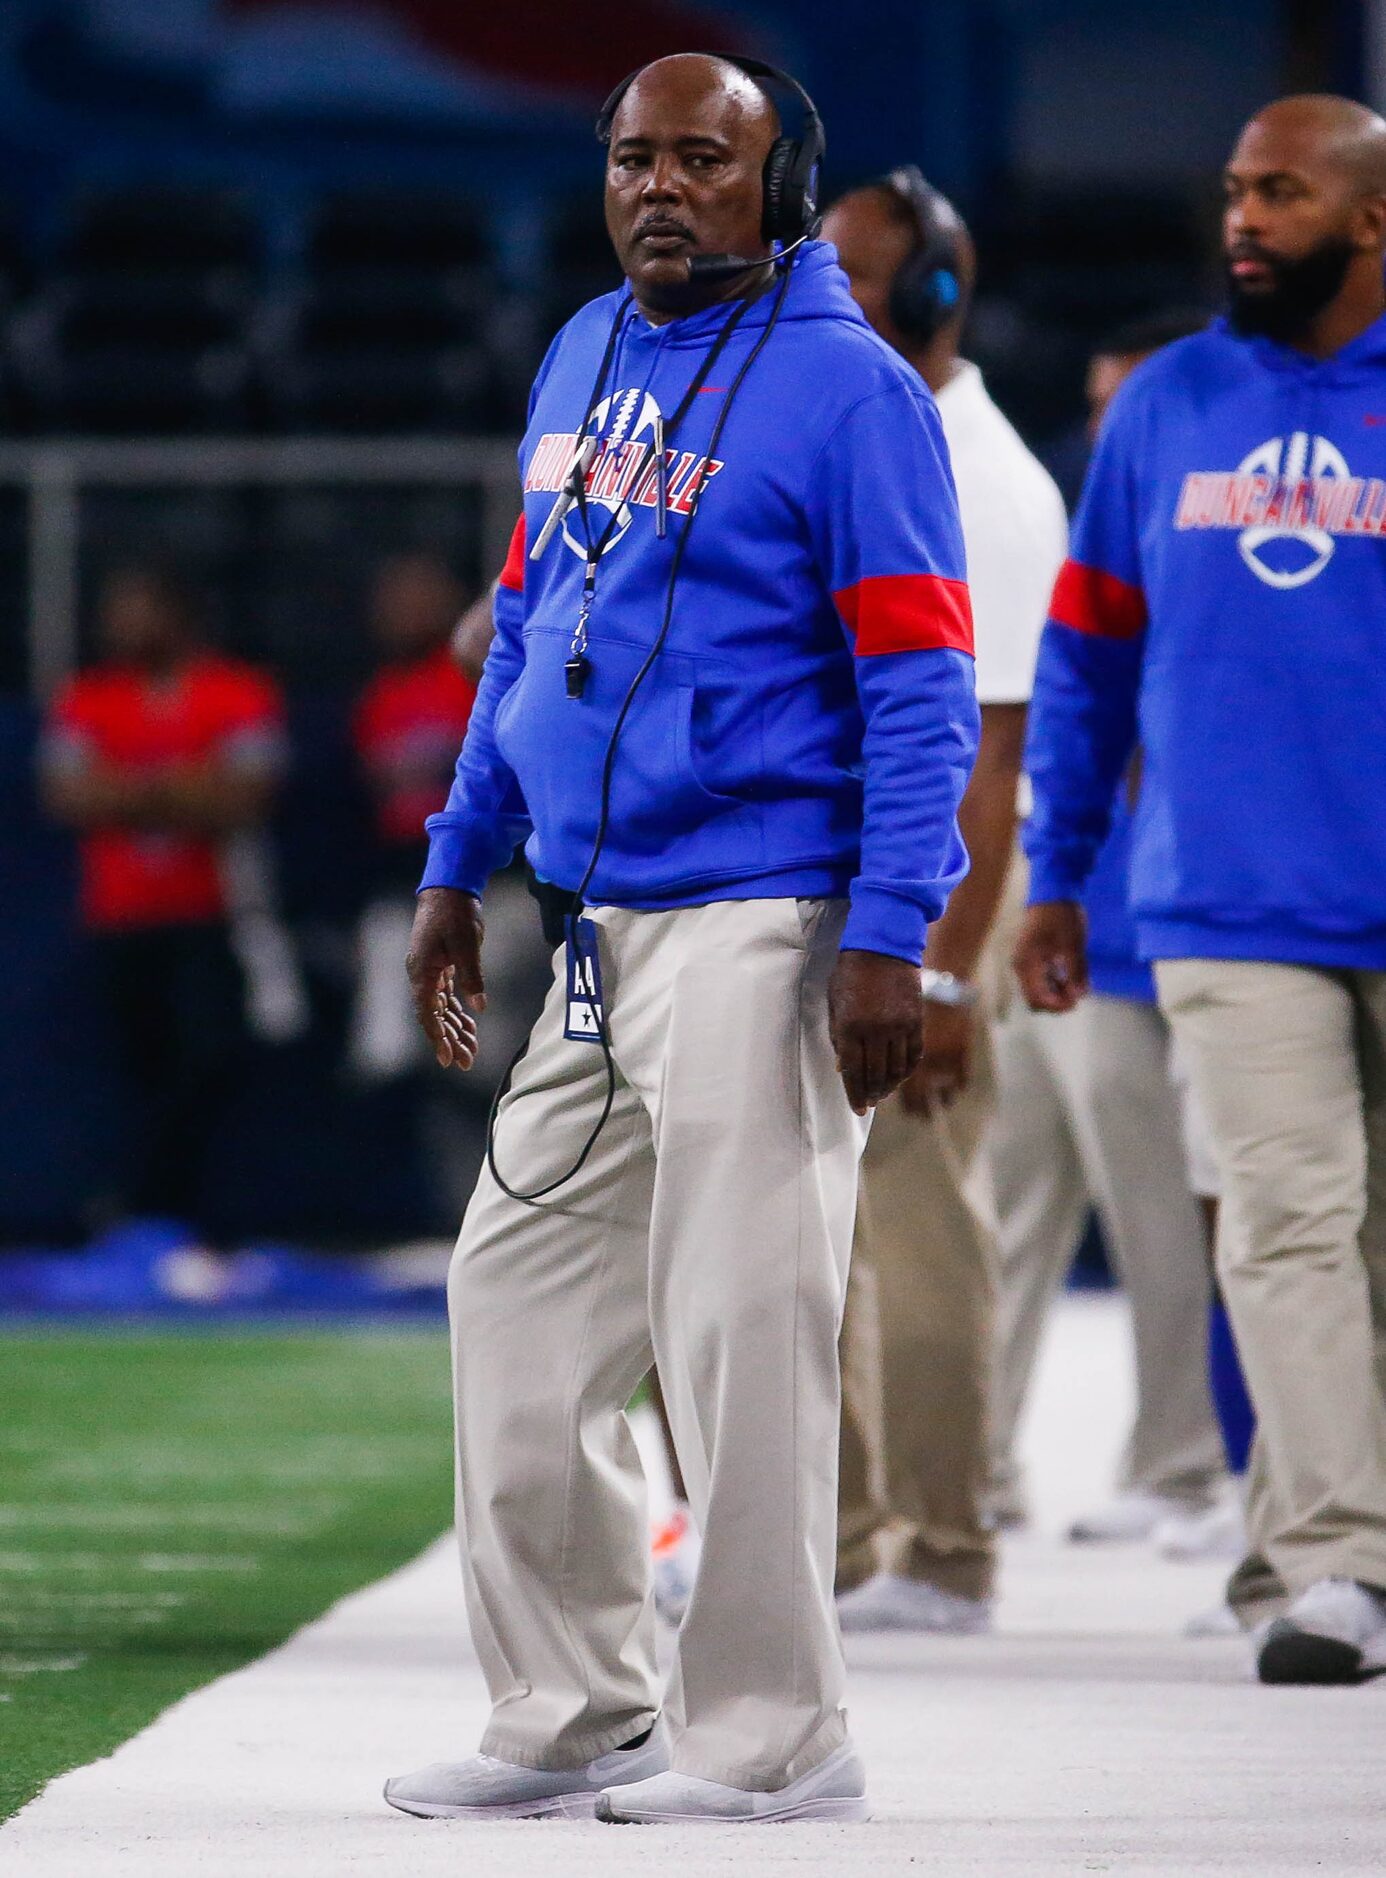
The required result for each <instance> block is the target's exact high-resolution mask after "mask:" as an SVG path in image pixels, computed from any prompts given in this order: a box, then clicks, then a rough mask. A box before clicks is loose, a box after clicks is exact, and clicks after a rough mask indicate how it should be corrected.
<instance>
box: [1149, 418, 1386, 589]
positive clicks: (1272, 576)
mask: <svg viewBox="0 0 1386 1878" xmlns="http://www.w3.org/2000/svg"><path fill="white" fill-rule="evenodd" d="M1174 525H1175V527H1176V528H1228V529H1235V530H1236V531H1237V549H1238V552H1239V553H1240V554H1241V557H1242V559H1243V561H1245V563H1246V565H1247V566H1248V567H1249V568H1250V569H1251V572H1252V573H1253V574H1254V575H1255V576H1256V578H1257V579H1258V580H1259V581H1262V582H1264V583H1265V585H1266V586H1267V587H1278V588H1280V589H1282V590H1284V589H1286V588H1291V587H1304V586H1307V585H1308V583H1309V582H1310V581H1311V580H1314V579H1316V578H1317V576H1318V575H1320V574H1321V573H1322V572H1323V570H1324V569H1325V568H1326V567H1327V566H1328V563H1329V562H1330V561H1331V560H1332V559H1333V556H1334V554H1335V553H1336V551H1337V547H1338V542H1339V540H1340V539H1342V538H1349V539H1351V538H1352V537H1355V536H1367V537H1375V538H1377V539H1380V537H1381V536H1383V535H1386V480H1383V479H1382V478H1381V477H1379V476H1370V477H1368V476H1354V475H1353V474H1352V472H1351V470H1350V469H1349V468H1348V465H1347V459H1346V458H1345V457H1344V455H1343V453H1342V451H1341V450H1340V449H1339V448H1338V446H1337V445H1336V444H1335V443H1332V442H1330V441H1329V439H1328V438H1327V437H1319V436H1311V435H1310V433H1309V432H1308V431H1304V430H1296V431H1292V432H1291V434H1290V435H1289V436H1288V437H1270V438H1268V439H1267V441H1266V442H1265V443H1262V444H1258V445H1257V447H1256V448H1255V449H1254V450H1252V451H1251V452H1250V453H1249V454H1248V455H1247V456H1245V457H1243V459H1242V461H1241V462H1240V463H1239V464H1238V465H1237V467H1236V469H1235V470H1232V471H1230V472H1227V471H1222V470H1196V471H1194V472H1193V473H1192V474H1190V475H1188V476H1186V477H1185V478H1184V486H1183V488H1182V489H1181V490H1180V493H1179V506H1178V508H1177V510H1176V511H1175V518H1174Z"/></svg>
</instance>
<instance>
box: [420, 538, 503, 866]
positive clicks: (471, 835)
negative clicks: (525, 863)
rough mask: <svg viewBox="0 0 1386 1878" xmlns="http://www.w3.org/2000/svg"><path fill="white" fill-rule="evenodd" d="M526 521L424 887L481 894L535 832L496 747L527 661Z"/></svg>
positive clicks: (438, 819) (434, 818) (432, 823)
mask: <svg viewBox="0 0 1386 1878" xmlns="http://www.w3.org/2000/svg"><path fill="white" fill-rule="evenodd" d="M524 569H525V518H524V516H523V515H522V516H521V517H520V519H519V521H518V522H516V524H515V532H514V534H513V536H512V537H511V541H510V552H509V554H508V555H507V556H506V561H505V567H504V569H503V570H502V572H501V577H500V580H499V582H498V583H497V585H496V598H495V606H494V610H495V621H496V636H495V638H494V639H493V640H492V642H491V650H490V651H489V652H488V653H487V655H486V666H485V669H484V670H483V672H482V674H481V683H480V685H479V686H478V687H477V694H476V703H475V704H474V705H473V706H472V714H471V717H470V719H469V720H468V723H467V735H466V738H465V740H464V742H463V744H462V753H461V755H460V756H459V757H458V759H457V772H456V774H455V775H454V777H453V781H452V789H451V791H450V793H449V795H448V800H447V807H446V808H445V809H443V810H442V812H441V813H440V814H438V815H430V816H429V818H428V821H427V823H426V824H425V826H426V827H427V829H428V862H427V865H426V866H425V868H424V875H423V880H422V881H421V882H420V890H421V891H422V889H423V888H424V887H458V888H460V889H461V890H462V891H463V892H464V893H474V894H477V895H478V896H479V895H480V894H481V892H482V890H483V889H484V888H485V885H486V883H487V881H488V880H489V879H490V878H491V876H492V874H494V873H495V871H496V869H497V868H498V867H504V866H505V864H506V862H507V861H508V860H509V859H510V857H511V855H512V854H514V852H515V849H516V848H517V847H518V846H519V844H520V842H522V841H524V840H526V839H527V837H528V835H529V832H530V820H529V812H528V810H527V809H526V807H525V803H524V798H523V796H522V795H521V794H520V786H519V784H518V783H517V782H516V780H515V775H514V772H513V770H512V769H511V768H510V765H509V764H508V763H507V762H506V760H505V758H504V757H503V756H502V755H501V753H500V751H499V749H498V748H497V746H496V733H495V723H496V711H497V709H498V708H499V706H500V703H501V700H502V699H503V698H504V696H505V694H506V692H508V691H509V689H510V687H511V686H512V685H513V684H514V683H515V681H516V679H517V678H518V677H519V676H520V672H521V670H522V668H523V666H524V662H525V654H524V640H523V636H522V635H523V630H524V610H525V609H524Z"/></svg>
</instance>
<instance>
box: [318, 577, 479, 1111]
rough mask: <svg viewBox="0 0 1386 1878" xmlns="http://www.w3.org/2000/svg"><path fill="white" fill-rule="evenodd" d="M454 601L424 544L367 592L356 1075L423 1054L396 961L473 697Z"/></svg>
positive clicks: (413, 1065)
mask: <svg viewBox="0 0 1386 1878" xmlns="http://www.w3.org/2000/svg"><path fill="white" fill-rule="evenodd" d="M462 600H463V595H462V591H461V589H460V587H459V586H458V583H457V581H456V579H455V578H454V576H453V574H452V572H451V570H450V569H449V568H448V566H447V564H446V563H445V562H444V561H443V560H441V559H440V558H439V557H438V556H437V555H433V554H426V553H416V554H401V555H398V556H396V557H395V558H394V559H392V560H389V561H386V562H385V563H384V564H383V565H382V566H381V567H380V569H379V570H378V572H377V574H376V577H375V581H374V583H373V586H372V590H371V597H370V626H371V633H372V636H373V638H374V640H375V643H376V646H377V648H378V650H379V653H380V657H381V664H380V666H379V668H378V669H377V671H376V672H375V673H374V675H373V676H372V678H371V679H370V680H369V682H368V683H367V685H366V687H365V689H364V691H363V692H362V694H361V697H360V700H359V702H358V704H357V706H356V711H355V714H354V717H353V720H352V732H353V740H354V742H355V746H356V752H357V758H358V761H359V763H360V766H361V770H362V773H363V775H364V777H365V780H366V786H367V790H368V792H369V796H370V801H371V812H372V824H373V825H372V834H373V837H374V839H373V842H372V847H371V858H370V883H371V884H370V895H369V900H368V903H367V906H366V908H365V911H364V912H363V914H362V916H361V924H360V929H359V961H360V963H359V971H360V977H359V979H358V989H357V1004H356V1014H355V1021H354V1024H353V1027H352V1047H351V1057H352V1063H353V1066H354V1068H355V1069H356V1070H357V1072H358V1073H359V1074H360V1075H362V1076H365V1077H368V1078H382V1077H390V1076H399V1075H402V1074H404V1073H405V1072H407V1071H410V1070H414V1069H418V1068H420V1067H422V1066H425V1065H426V1064H427V1063H428V1062H429V1060H430V1058H429V1053H428V1049H427V1046H426V1045H425V1044H424V1041H423V1038H422V1037H421V1036H420V1034H419V1029H418V1025H417V1024H416V1023H415V1021H414V1009H413V1004H412V1002H411V1000H410V997H409V986H408V983H407V981H406V979H405V977H404V974H403V973H402V972H401V971H400V968H399V961H400V957H401V955H402V954H403V953H404V952H405V951H407V950H408V946H409V929H410V927H411V925H412V924H413V919H414V889H415V887H416V886H417V884H418V879H419V875H420V874H421V873H422V872H423V864H424V860H425V858H426V857H427V853H428V838H427V836H426V835H425V834H424V822H425V820H426V819H427V817H428V816H430V815H433V814H435V813H436V812H437V811H438V810H439V809H440V808H441V807H442V806H443V804H444V802H446V801H447V795H448V789H449V787H450V786H451V783H452V771H453V766H454V764H455V762H456V760H457V750H458V746H459V744H460V743H461V741H462V738H463V736H464V735H465V734H466V729H467V720H468V718H469V717H470V716H471V712H472V704H473V702H474V701H475V698H476V685H475V683H474V681H473V680H472V679H471V678H469V677H468V676H466V674H465V673H464V672H463V671H462V670H460V669H459V668H458V665H457V663H456V662H455V661H454V659H453V658H452V656H451V653H450V650H449V646H450V641H451V638H452V635H453V632H454V630H455V629H456V627H457V625H458V616H459V614H461V612H462ZM485 603H486V604H487V605H488V606H489V595H488V596H487V597H486V602H485Z"/></svg>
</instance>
